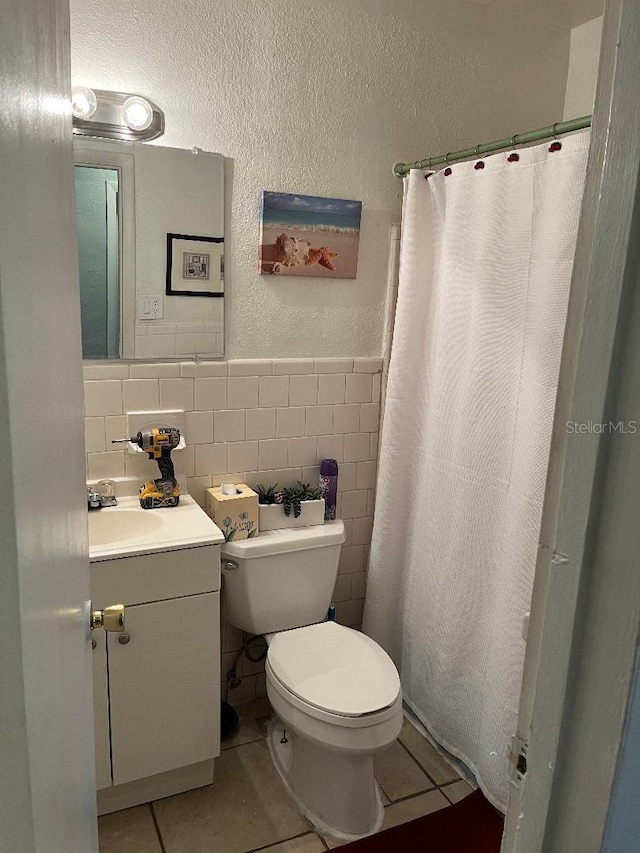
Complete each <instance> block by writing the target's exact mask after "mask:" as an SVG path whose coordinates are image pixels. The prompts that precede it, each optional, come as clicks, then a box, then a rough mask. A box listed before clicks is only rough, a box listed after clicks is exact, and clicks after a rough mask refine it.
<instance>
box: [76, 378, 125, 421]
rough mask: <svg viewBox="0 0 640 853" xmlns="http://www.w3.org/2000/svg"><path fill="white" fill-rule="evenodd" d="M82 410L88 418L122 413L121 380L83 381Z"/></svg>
mask: <svg viewBox="0 0 640 853" xmlns="http://www.w3.org/2000/svg"><path fill="white" fill-rule="evenodd" d="M84 410H85V415H86V416H87V417H88V418H94V417H104V416H105V415H121V414H122V381H121V380H120V379H107V380H105V381H92V380H89V381H87V382H85V383H84Z"/></svg>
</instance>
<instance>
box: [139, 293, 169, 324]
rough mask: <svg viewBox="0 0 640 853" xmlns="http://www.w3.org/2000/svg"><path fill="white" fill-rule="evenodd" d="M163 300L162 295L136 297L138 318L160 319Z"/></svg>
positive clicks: (162, 310) (162, 314) (162, 315)
mask: <svg viewBox="0 0 640 853" xmlns="http://www.w3.org/2000/svg"><path fill="white" fill-rule="evenodd" d="M163 317H164V300H163V298H162V296H139V297H138V320H162V318H163Z"/></svg>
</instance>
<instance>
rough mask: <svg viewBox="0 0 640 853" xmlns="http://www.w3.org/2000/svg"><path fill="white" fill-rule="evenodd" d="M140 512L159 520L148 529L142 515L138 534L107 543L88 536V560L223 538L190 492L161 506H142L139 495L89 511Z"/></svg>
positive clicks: (197, 544) (174, 548)
mask: <svg viewBox="0 0 640 853" xmlns="http://www.w3.org/2000/svg"><path fill="white" fill-rule="evenodd" d="M122 511H125V512H127V515H128V517H129V518H130V517H131V512H132V511H133V512H139V513H141V515H143V516H146V515H148V514H150V513H153V515H154V516H157V518H158V520H159V521H160V522H161V524H160V525H159V526H154V528H153V529H151V530H145V522H144V519H141V533H140V535H139V536H135V537H133V536H129V537H128V538H126V539H124V540H122V541H118V542H109V543H108V544H101V545H91V535H90V536H89V562H90V563H97V562H100V561H102V560H116V559H119V558H121V557H137V556H140V555H141V554H158V553H161V552H162V551H179V550H182V549H184V548H198V547H201V546H204V545H219V544H220V543H221V542H224V536H223V535H222V532H221V531H220V529H219V528H218V527H217V526H216V525H215V524H214V523H213V521H211V519H210V518H209V516H208V515H207V514H206V513H205V511H204V510H203V509H202V508H201V507H200V506H199V505H198V504H197V503H196V502H195V501H194V499H193V498H192V497H191V496H190V495H181V497H180V503H179V504H178V506H176V507H162V508H160V509H142V507H141V506H140V501H139V500H138V497H137V496H135V497H121V498H118V505H117V506H114V507H103V508H102V509H98V510H91V511H90V514H93V513H97V514H103V513H110V514H115V513H118V512H122Z"/></svg>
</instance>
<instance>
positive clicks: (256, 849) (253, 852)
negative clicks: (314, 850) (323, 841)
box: [245, 830, 328, 853]
mask: <svg viewBox="0 0 640 853" xmlns="http://www.w3.org/2000/svg"><path fill="white" fill-rule="evenodd" d="M307 835H315V832H312V831H311V830H307V831H306V832H299V833H298V834H297V835H292V836H291V837H290V838H283V839H282V840H280V841H272V842H271V843H270V844H263V845H262V847H252V848H251V850H247V851H245V853H259V851H260V850H268V849H269V848H270V847H274V846H275V845H276V844H285V843H286V842H287V841H295V840H296V839H297V838H305V836H307ZM327 849H328V848H327Z"/></svg>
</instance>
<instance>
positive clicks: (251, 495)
mask: <svg viewBox="0 0 640 853" xmlns="http://www.w3.org/2000/svg"><path fill="white" fill-rule="evenodd" d="M206 501H207V504H206V506H207V513H208V514H209V516H210V518H212V519H213V521H214V522H215V523H216V524H217V525H218V527H219V528H220V530H221V531H222V533H223V535H224V539H225V542H234V541H235V542H237V541H238V540H240V539H253V537H254V536H257V535H258V495H257V494H256V493H255V492H254V491H253V489H250V488H249V486H247V485H246V484H245V483H236V494H235V495H223V494H222V491H221V486H216V487H215V488H213V489H207V492H206Z"/></svg>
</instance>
